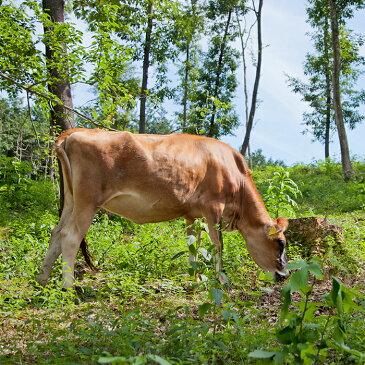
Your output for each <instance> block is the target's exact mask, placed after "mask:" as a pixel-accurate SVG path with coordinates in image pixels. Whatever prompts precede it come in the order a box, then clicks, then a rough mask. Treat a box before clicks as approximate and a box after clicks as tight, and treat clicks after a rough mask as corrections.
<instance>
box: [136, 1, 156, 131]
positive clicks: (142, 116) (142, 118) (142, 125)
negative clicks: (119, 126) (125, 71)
mask: <svg viewBox="0 0 365 365" xmlns="http://www.w3.org/2000/svg"><path fill="white" fill-rule="evenodd" d="M147 17H148V20H147V29H146V39H145V44H144V52H143V71H142V86H141V95H140V110H139V133H146V99H147V83H148V69H149V67H150V53H151V38H152V27H153V3H152V1H149V2H148V8H147Z"/></svg>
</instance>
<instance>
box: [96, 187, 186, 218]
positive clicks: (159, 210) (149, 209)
mask: <svg viewBox="0 0 365 365" xmlns="http://www.w3.org/2000/svg"><path fill="white" fill-rule="evenodd" d="M102 208H104V209H106V210H108V211H110V212H112V213H115V214H118V215H120V216H122V217H124V218H126V219H129V220H131V221H133V222H135V223H139V224H143V223H156V222H165V221H169V220H172V219H175V218H179V217H182V216H184V215H185V210H184V208H183V207H182V205H181V204H177V203H176V202H175V203H174V202H173V201H171V200H167V199H166V198H158V197H157V198H156V197H154V198H150V197H147V196H141V195H139V194H137V193H120V194H119V195H117V196H115V197H113V198H112V199H110V200H108V201H107V202H105V203H104V204H103V205H102Z"/></svg>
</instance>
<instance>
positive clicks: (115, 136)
mask: <svg viewBox="0 0 365 365" xmlns="http://www.w3.org/2000/svg"><path fill="white" fill-rule="evenodd" d="M56 152H57V155H58V158H59V160H60V162H61V165H62V173H63V184H64V197H65V199H64V206H63V212H62V215H61V219H60V222H59V224H58V225H57V227H56V228H55V229H54V230H53V232H52V237H51V242H50V246H49V249H48V252H47V255H46V258H45V259H44V262H43V264H42V267H41V271H40V274H39V275H38V276H37V281H38V282H39V283H41V284H42V285H46V283H47V280H48V277H49V275H50V272H51V267H52V264H53V263H54V261H55V260H56V259H57V257H58V256H59V255H60V254H61V253H62V261H63V286H64V288H70V287H72V286H73V283H74V263H75V257H76V254H77V251H78V249H79V247H80V242H81V241H82V239H83V237H84V236H85V235H86V233H87V231H88V229H89V227H90V225H91V223H92V221H93V218H94V215H95V213H96V212H97V211H98V209H100V208H104V209H106V210H108V211H110V212H113V213H115V214H119V215H121V216H122V217H125V218H127V219H129V220H131V221H133V222H136V223H140V224H143V223H152V222H163V221H169V220H171V219H175V218H179V217H183V218H185V219H186V221H187V223H189V224H190V223H192V222H193V221H194V219H196V218H200V217H204V218H205V219H206V222H207V223H208V227H209V235H210V238H211V240H212V242H213V243H214V244H215V245H216V246H217V267H216V269H217V271H218V272H221V271H222V259H221V255H222V247H223V246H222V237H221V231H220V230H219V229H218V230H217V227H218V226H221V227H223V226H224V227H225V228H226V229H227V230H234V229H237V230H239V231H240V232H241V234H242V235H243V237H244V238H245V240H246V243H247V248H248V250H249V252H250V254H251V256H252V257H253V259H254V260H255V262H256V263H257V264H258V265H259V266H260V267H261V268H263V269H264V270H267V271H271V272H275V273H276V274H277V276H287V275H288V272H287V271H286V270H284V266H285V265H286V263H287V259H286V255H285V237H284V235H283V233H284V231H285V229H286V228H287V226H288V222H287V220H286V219H285V218H282V217H280V218H278V219H276V220H273V219H271V218H270V216H269V214H268V213H267V210H266V208H265V206H264V203H263V201H262V199H261V197H260V195H259V193H258V191H257V189H256V187H255V185H254V183H253V180H252V177H251V173H250V171H249V170H248V168H247V165H246V162H245V161H244V158H243V157H242V155H241V154H240V153H239V152H237V151H236V150H234V149H233V148H231V147H230V146H228V145H227V144H225V143H223V142H221V141H218V140H215V139H212V138H206V137H201V136H196V135H188V134H171V135H165V136H161V135H146V134H132V133H129V132H106V131H102V130H97V129H91V130H89V129H72V130H69V131H67V132H65V133H63V134H62V135H61V136H60V137H58V139H57V141H56Z"/></svg>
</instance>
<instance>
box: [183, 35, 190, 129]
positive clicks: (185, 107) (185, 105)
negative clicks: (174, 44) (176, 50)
mask: <svg viewBox="0 0 365 365" xmlns="http://www.w3.org/2000/svg"><path fill="white" fill-rule="evenodd" d="M189 71H190V43H189V42H187V44H186V60H185V76H184V96H183V118H182V119H183V120H182V126H181V127H182V131H183V132H184V130H185V129H186V119H187V110H188V83H189Z"/></svg>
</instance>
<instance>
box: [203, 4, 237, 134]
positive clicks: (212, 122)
mask: <svg viewBox="0 0 365 365" xmlns="http://www.w3.org/2000/svg"><path fill="white" fill-rule="evenodd" d="M231 17H232V10H230V11H229V13H228V18H227V23H226V28H225V30H224V35H223V39H222V43H221V48H220V51H219V58H218V67H217V75H216V79H215V85H214V95H212V96H214V97H215V98H217V97H218V91H219V86H220V81H221V80H220V78H221V73H222V67H223V56H224V51H225V48H226V45H227V36H228V30H229V25H230V23H231ZM216 109H217V107H216V105H215V104H214V105H213V112H212V117H211V118H210V127H209V132H208V137H214V135H215V131H214V125H215V112H216Z"/></svg>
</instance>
